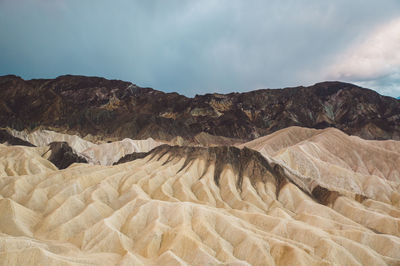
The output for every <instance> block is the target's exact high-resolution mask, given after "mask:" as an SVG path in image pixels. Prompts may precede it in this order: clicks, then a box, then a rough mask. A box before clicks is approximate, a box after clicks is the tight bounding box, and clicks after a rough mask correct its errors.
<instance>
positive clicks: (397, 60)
mask: <svg viewBox="0 0 400 266" xmlns="http://www.w3.org/2000/svg"><path fill="white" fill-rule="evenodd" d="M326 78H327V79H335V80H347V81H352V82H356V83H359V84H361V85H364V86H369V87H371V86H372V88H375V89H377V90H379V91H380V92H381V93H385V94H389V95H395V96H398V95H400V82H399V81H400V18H397V19H394V20H392V21H390V22H387V23H385V24H383V25H380V26H378V27H376V28H375V29H374V30H373V31H371V33H369V34H368V35H367V36H365V37H364V38H362V39H360V40H358V41H356V42H355V43H354V44H352V45H351V46H350V47H349V48H347V49H346V50H345V51H344V52H343V53H340V54H339V55H338V56H337V58H336V59H335V62H334V63H333V64H332V65H331V66H330V67H328V68H327V70H326Z"/></svg>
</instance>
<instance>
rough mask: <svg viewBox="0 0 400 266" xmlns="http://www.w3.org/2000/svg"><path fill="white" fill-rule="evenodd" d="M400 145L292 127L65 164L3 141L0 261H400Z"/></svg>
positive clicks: (0, 150) (39, 151)
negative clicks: (238, 142)
mask: <svg viewBox="0 0 400 266" xmlns="http://www.w3.org/2000/svg"><path fill="white" fill-rule="evenodd" d="M399 145H400V144H399V142H398V141H366V140H362V139H360V138H358V137H354V136H348V135H346V134H344V133H343V132H340V131H339V130H337V129H325V130H313V129H307V128H298V127H292V128H287V129H284V130H281V131H278V132H275V133H274V134H272V135H269V136H266V137H263V138H260V139H256V140H254V141H252V142H250V143H246V144H244V145H242V146H240V147H239V148H240V149H239V148H236V147H226V146H221V147H187V146H183V147H179V146H169V145H162V146H158V147H156V148H154V149H153V150H152V151H150V152H148V153H146V154H144V157H142V158H136V159H135V160H133V161H130V162H126V163H122V164H118V165H114V166H101V165H89V164H79V163H78V164H73V165H71V166H69V167H68V168H66V169H64V170H58V169H57V168H56V167H55V166H54V165H53V164H52V163H51V162H50V161H48V160H46V158H43V157H42V156H46V155H44V152H45V151H46V149H48V147H23V146H5V145H0V210H1V213H2V218H1V219H0V254H1V256H0V264H7V265H21V264H33V265H44V264H60V265H81V264H95V265H115V264H119V265H133V264H134V265H187V264H190V265H220V264H229V265H399V264H400V230H399V229H400V197H399V196H398V191H399V183H400V181H399V170H400V169H399V165H400V164H399V163H398V160H399V159H398V158H399V156H398V150H399V149H398V148H399ZM257 150H258V151H257ZM17 162H18V163H17ZM351 175H352V176H353V179H351V178H350V177H351Z"/></svg>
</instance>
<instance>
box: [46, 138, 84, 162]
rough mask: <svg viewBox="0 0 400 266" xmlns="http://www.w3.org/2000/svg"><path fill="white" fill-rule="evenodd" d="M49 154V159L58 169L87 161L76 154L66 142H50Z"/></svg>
mask: <svg viewBox="0 0 400 266" xmlns="http://www.w3.org/2000/svg"><path fill="white" fill-rule="evenodd" d="M49 146H50V151H51V155H50V157H49V159H48V160H49V161H50V162H52V163H53V164H54V165H55V166H57V168H58V169H65V168H67V167H68V166H70V165H71V164H73V163H87V160H86V159H85V158H83V157H81V156H79V155H77V154H76V153H75V152H74V151H73V150H72V148H71V147H70V146H69V145H68V143H67V142H52V143H50V145H49Z"/></svg>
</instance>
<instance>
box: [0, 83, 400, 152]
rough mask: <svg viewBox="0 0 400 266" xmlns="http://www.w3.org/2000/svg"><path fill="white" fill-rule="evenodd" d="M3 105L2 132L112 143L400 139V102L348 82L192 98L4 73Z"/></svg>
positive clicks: (115, 85) (128, 86)
mask: <svg viewBox="0 0 400 266" xmlns="http://www.w3.org/2000/svg"><path fill="white" fill-rule="evenodd" d="M0 107H1V112H0V127H11V128H14V129H17V130H23V129H35V128H36V127H38V126H41V127H44V128H47V129H56V130H57V131H62V132H68V133H73V134H80V135H81V136H96V137H98V138H102V139H107V138H108V139H111V140H122V139H124V138H131V139H147V138H149V137H151V138H153V139H157V140H168V141H172V140H173V139H174V138H176V137H178V136H179V137H182V138H183V139H184V140H186V141H189V142H198V143H200V144H204V143H208V144H213V143H216V144H225V145H226V144H233V143H237V142H238V141H237V140H251V139H254V138H257V137H259V136H264V135H267V134H270V133H272V132H275V131H277V130H279V129H283V128H286V127H288V126H303V127H313V128H326V127H336V128H339V129H341V130H342V131H344V132H345V133H347V134H351V135H357V136H360V137H362V138H365V139H397V140H398V139H400V102H399V101H398V100H396V99H394V98H390V97H384V96H381V95H379V94H377V93H376V92H374V91H371V90H368V89H362V88H360V87H357V86H355V85H352V84H347V83H341V82H324V83H318V84H315V85H314V86H310V87H296V88H286V89H274V90H257V91H252V92H246V93H231V94H206V95H201V96H196V97H194V98H187V97H185V96H182V95H179V94H177V93H163V92H160V91H156V90H153V89H150V88H141V87H138V86H136V85H134V84H132V83H129V82H123V81H118V80H106V79H103V78H96V77H83V76H61V77H58V78H56V79H49V80H44V79H40V80H28V81H25V80H22V79H21V78H18V77H16V76H3V77H0ZM204 133H207V134H209V136H218V137H217V139H215V138H214V139H213V138H212V137H210V138H208V137H207V135H202V134H204ZM199 134H200V135H199ZM221 137H226V138H227V139H221Z"/></svg>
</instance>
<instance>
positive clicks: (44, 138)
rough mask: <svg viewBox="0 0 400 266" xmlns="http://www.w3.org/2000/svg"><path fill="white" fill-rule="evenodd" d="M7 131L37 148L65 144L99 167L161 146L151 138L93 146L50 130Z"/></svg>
mask: <svg viewBox="0 0 400 266" xmlns="http://www.w3.org/2000/svg"><path fill="white" fill-rule="evenodd" d="M7 130H8V132H9V133H10V134H11V135H13V136H14V137H18V138H20V139H22V140H25V141H28V142H30V143H32V144H34V145H35V146H38V147H44V146H47V145H49V144H50V143H51V142H55V141H58V142H67V143H68V145H69V146H71V148H72V149H73V150H74V151H75V152H76V153H77V154H79V155H81V156H83V157H84V158H86V159H87V161H88V162H89V163H91V164H101V165H112V164H113V163H114V162H117V161H118V160H119V159H120V158H122V157H123V156H125V155H126V154H130V153H133V152H148V151H150V150H152V149H153V148H155V147H157V146H159V145H161V144H163V143H161V142H158V141H155V140H153V139H152V138H148V139H146V140H132V139H128V138H126V139H124V140H122V141H114V142H110V143H99V144H95V143H92V142H90V141H87V140H84V139H82V138H81V137H79V136H77V135H68V134H63V133H58V132H54V131H51V130H43V129H39V130H35V131H33V132H29V133H28V132H26V131H16V130H13V129H7Z"/></svg>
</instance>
